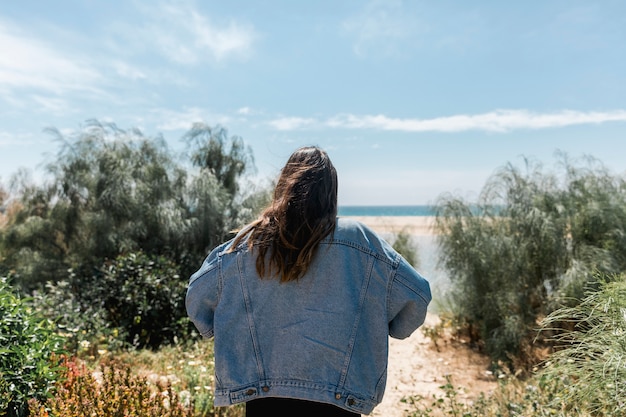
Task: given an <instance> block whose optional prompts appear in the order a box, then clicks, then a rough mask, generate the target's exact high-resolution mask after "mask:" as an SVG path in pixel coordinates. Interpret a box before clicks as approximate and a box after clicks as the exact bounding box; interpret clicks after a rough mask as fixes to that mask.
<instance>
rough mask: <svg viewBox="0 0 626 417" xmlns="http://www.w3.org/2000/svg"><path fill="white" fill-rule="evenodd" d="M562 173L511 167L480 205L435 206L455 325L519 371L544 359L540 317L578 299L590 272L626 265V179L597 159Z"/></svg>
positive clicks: (444, 202) (454, 201)
mask: <svg viewBox="0 0 626 417" xmlns="http://www.w3.org/2000/svg"><path fill="white" fill-rule="evenodd" d="M563 167H564V172H565V173H564V175H563V176H557V175H556V174H552V173H546V172H544V171H543V168H542V166H541V165H539V164H537V165H533V164H530V163H529V164H528V165H527V167H526V168H527V169H526V171H524V170H521V169H518V168H516V167H514V166H511V165H508V166H506V167H504V168H502V169H501V170H499V171H498V172H497V173H496V174H495V175H494V176H493V177H492V178H490V180H489V182H488V183H487V185H486V186H485V188H484V189H483V192H482V193H481V196H480V198H479V202H478V203H477V204H469V203H467V202H465V201H463V200H461V199H458V198H454V197H452V196H446V197H442V198H441V199H440V201H439V203H438V204H437V219H436V228H437V229H438V232H439V234H438V238H439V243H440V249H441V251H440V253H441V258H440V259H441V263H442V264H443V266H444V267H445V268H446V269H447V270H448V272H449V276H450V279H451V281H452V284H453V286H454V287H453V293H452V297H453V299H454V304H455V308H456V309H457V311H456V314H458V315H459V316H460V319H461V320H460V321H462V320H464V321H466V322H467V323H468V326H469V327H470V329H469V334H471V335H475V336H478V339H479V340H473V342H475V344H477V345H482V344H483V343H484V346H485V349H486V351H487V353H488V354H489V355H490V356H491V357H492V358H493V359H494V360H495V361H497V360H501V361H504V362H507V363H509V364H510V365H511V366H513V367H517V368H518V369H523V368H528V367H529V366H530V365H533V364H535V363H536V362H537V361H538V360H540V357H538V356H537V352H538V351H537V349H536V348H535V346H536V345H535V346H533V341H534V339H535V329H536V327H537V322H538V321H539V320H540V319H541V318H543V317H545V316H546V315H547V314H549V313H550V312H551V311H554V310H555V309H557V308H559V307H562V306H563V305H565V304H566V303H571V301H572V300H577V299H580V298H581V297H582V295H583V293H582V289H583V288H585V287H587V286H589V285H594V282H595V276H594V274H593V271H600V272H602V273H620V272H622V271H625V270H626V255H625V254H626V239H624V236H626V181H625V180H624V179H623V178H620V177H614V176H612V175H611V174H610V173H608V172H607V171H606V169H604V168H603V167H602V166H601V165H600V164H599V163H596V161H593V160H591V161H589V162H588V164H587V165H586V166H582V167H575V166H572V165H571V164H569V162H568V161H567V160H566V159H565V158H564V163H563Z"/></svg>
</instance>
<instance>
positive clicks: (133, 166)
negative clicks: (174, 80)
mask: <svg viewBox="0 0 626 417" xmlns="http://www.w3.org/2000/svg"><path fill="white" fill-rule="evenodd" d="M50 132H51V133H52V134H54V135H55V137H56V139H57V141H58V142H59V143H60V145H61V146H60V148H59V151H58V153H57V155H56V158H54V159H53V160H52V161H50V162H49V163H48V165H47V171H48V173H49V174H50V178H49V181H48V182H47V183H45V184H43V185H38V184H35V183H33V182H32V181H30V180H29V179H28V176H26V175H23V174H21V175H18V176H16V177H15V181H14V187H13V190H14V192H15V194H16V195H17V196H19V199H20V204H21V206H22V209H21V210H19V212H18V213H16V215H15V216H13V217H12V218H11V219H9V221H8V224H7V227H6V229H5V230H4V231H3V235H2V243H1V244H0V245H1V246H0V249H1V250H2V254H3V255H4V257H5V261H4V263H5V265H8V266H9V267H11V268H14V269H15V270H16V274H17V275H18V276H19V280H20V283H21V284H23V285H25V286H26V287H33V286H36V285H41V283H43V282H46V281H56V280H59V279H62V278H64V277H65V276H66V275H67V272H66V271H67V270H68V269H70V268H71V269H74V270H75V271H77V273H78V274H79V275H86V276H89V275H90V274H91V273H92V272H93V270H94V269H95V268H97V267H98V266H99V265H100V264H101V263H102V262H103V261H104V260H106V259H114V258H115V257H116V256H117V255H118V254H122V253H129V252H134V251H139V250H141V251H143V252H145V253H147V254H152V255H158V256H165V257H167V258H169V259H171V260H173V261H174V262H176V263H177V264H178V265H180V266H181V268H182V269H181V276H187V273H188V272H190V270H192V269H193V267H196V266H197V264H198V262H199V261H198V259H201V258H202V257H203V256H204V255H205V254H206V253H207V251H208V250H209V249H211V248H212V247H214V246H215V245H217V244H218V243H220V242H221V240H223V239H224V237H225V236H227V234H228V232H229V231H230V230H231V229H232V228H234V227H236V226H237V224H238V223H239V222H240V221H242V213H246V211H245V210H243V208H245V207H243V206H242V203H241V202H242V201H244V200H243V199H242V196H241V195H240V194H239V193H238V190H239V188H238V182H239V181H240V179H241V176H242V175H243V173H244V172H245V171H246V167H249V166H250V164H252V156H251V154H250V151H249V150H247V149H246V148H245V147H244V145H243V141H242V140H241V138H238V137H233V138H231V139H228V138H227V135H226V131H225V130H224V129H221V128H210V127H208V126H205V125H196V126H194V128H193V129H192V130H191V131H190V132H189V134H187V135H186V136H185V138H186V140H187V142H188V143H189V149H190V154H189V158H190V167H189V169H187V168H186V167H184V166H183V165H180V164H179V163H178V162H177V158H176V157H175V155H173V154H172V152H171V151H170V150H169V149H168V148H167V145H166V143H165V141H164V140H163V138H162V137H154V138H151V137H146V136H144V135H143V134H142V133H141V132H140V131H139V130H137V129H129V130H123V129H120V128H118V127H117V126H116V125H114V124H111V123H109V124H103V123H99V122H97V121H90V122H88V123H87V124H86V125H85V126H84V127H83V128H82V129H80V130H79V131H77V132H76V133H74V134H71V135H68V136H64V135H62V134H61V133H60V132H58V131H56V130H54V129H51V130H50ZM190 265H192V266H190ZM81 271H83V272H81Z"/></svg>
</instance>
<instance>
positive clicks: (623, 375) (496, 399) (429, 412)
mask: <svg viewBox="0 0 626 417" xmlns="http://www.w3.org/2000/svg"><path fill="white" fill-rule="evenodd" d="M599 282H600V284H599V288H598V289H596V290H592V291H589V292H588V293H587V296H586V298H585V299H584V300H583V301H582V302H581V303H579V304H578V305H576V306H574V307H564V308H561V309H559V310H557V311H555V312H553V313H552V314H551V315H550V316H548V317H547V318H546V319H545V320H544V321H543V322H542V328H543V330H544V331H548V332H551V331H554V330H559V336H558V337H557V340H556V341H557V343H558V345H559V347H560V349H559V350H557V351H556V352H554V353H552V354H551V355H550V357H549V358H548V360H547V361H546V362H545V363H544V364H543V365H542V366H541V368H539V367H537V369H536V370H535V374H534V375H532V376H531V377H530V378H528V379H525V380H520V379H517V378H515V377H513V376H512V375H510V374H503V375H502V376H504V378H503V379H500V381H501V383H500V385H499V387H498V388H497V389H496V390H495V391H494V392H493V393H491V394H488V395H487V394H482V395H480V396H479V397H478V398H475V399H473V400H472V401H468V400H467V399H463V397H464V396H463V394H464V393H463V391H462V389H460V388H459V387H457V386H455V385H454V384H453V379H454V378H453V376H447V377H446V384H445V385H443V386H441V387H440V388H441V389H442V391H443V395H435V396H433V397H432V398H430V399H429V398H424V397H421V396H410V397H407V398H404V399H403V401H404V402H405V403H406V404H408V405H409V406H410V408H411V410H410V414H409V415H410V416H411V417H427V416H441V415H443V416H463V417H474V416H475V417H492V416H493V417H501V416H506V417H518V416H519V417H521V416H530V415H532V416H557V417H583V416H585V417H588V416H595V417H610V416H622V415H625V414H626V401H625V400H624V399H625V398H626V365H625V362H624V358H625V357H626V339H625V338H626V276H624V275H622V276H620V277H613V278H612V279H611V280H609V279H607V277H600V278H599ZM563 321H568V322H569V323H570V324H571V325H572V326H571V329H570V330H567V331H565V332H563V331H562V326H561V324H562V322H563Z"/></svg>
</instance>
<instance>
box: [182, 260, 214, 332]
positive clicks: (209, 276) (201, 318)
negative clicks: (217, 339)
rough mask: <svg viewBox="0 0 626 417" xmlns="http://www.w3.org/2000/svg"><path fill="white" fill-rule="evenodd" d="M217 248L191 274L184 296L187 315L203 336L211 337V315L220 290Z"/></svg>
mask: <svg viewBox="0 0 626 417" xmlns="http://www.w3.org/2000/svg"><path fill="white" fill-rule="evenodd" d="M219 249H221V248H216V249H215V250H213V251H212V252H211V253H210V254H209V256H207V258H206V259H205V261H204V263H203V264H202V267H201V268H200V269H199V270H198V271H196V273H194V274H193V275H192V276H191V278H190V279H189V287H188V288H187V296H186V298H185V306H186V308H187V315H188V316H189V319H190V320H191V322H192V323H193V324H194V325H195V326H196V328H197V329H198V331H199V332H200V335H202V336H203V337H213V331H214V329H213V316H214V314H215V309H216V308H217V303H218V300H219V292H220V288H219V287H220V284H219V282H220V280H219V262H220V260H219V257H218V255H217V254H218V251H219Z"/></svg>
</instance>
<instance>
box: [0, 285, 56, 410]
mask: <svg viewBox="0 0 626 417" xmlns="http://www.w3.org/2000/svg"><path fill="white" fill-rule="evenodd" d="M62 347H63V339H62V337H60V336H58V335H57V334H56V333H55V328H54V325H53V324H52V323H51V322H50V321H48V320H45V319H43V320H42V319H39V318H37V317H35V316H34V315H33V314H32V308H31V305H30V300H29V299H26V298H21V297H19V296H18V295H16V294H15V293H14V291H13V289H12V288H11V286H10V285H9V283H8V279H7V278H5V277H3V278H0V415H4V413H6V414H7V415H8V416H25V415H28V401H29V400H31V399H36V400H45V399H46V398H47V397H48V396H50V395H51V392H52V390H53V388H54V384H55V382H56V381H57V379H58V377H59V371H60V369H59V367H58V363H57V359H56V358H55V355H58V354H60V353H62Z"/></svg>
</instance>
